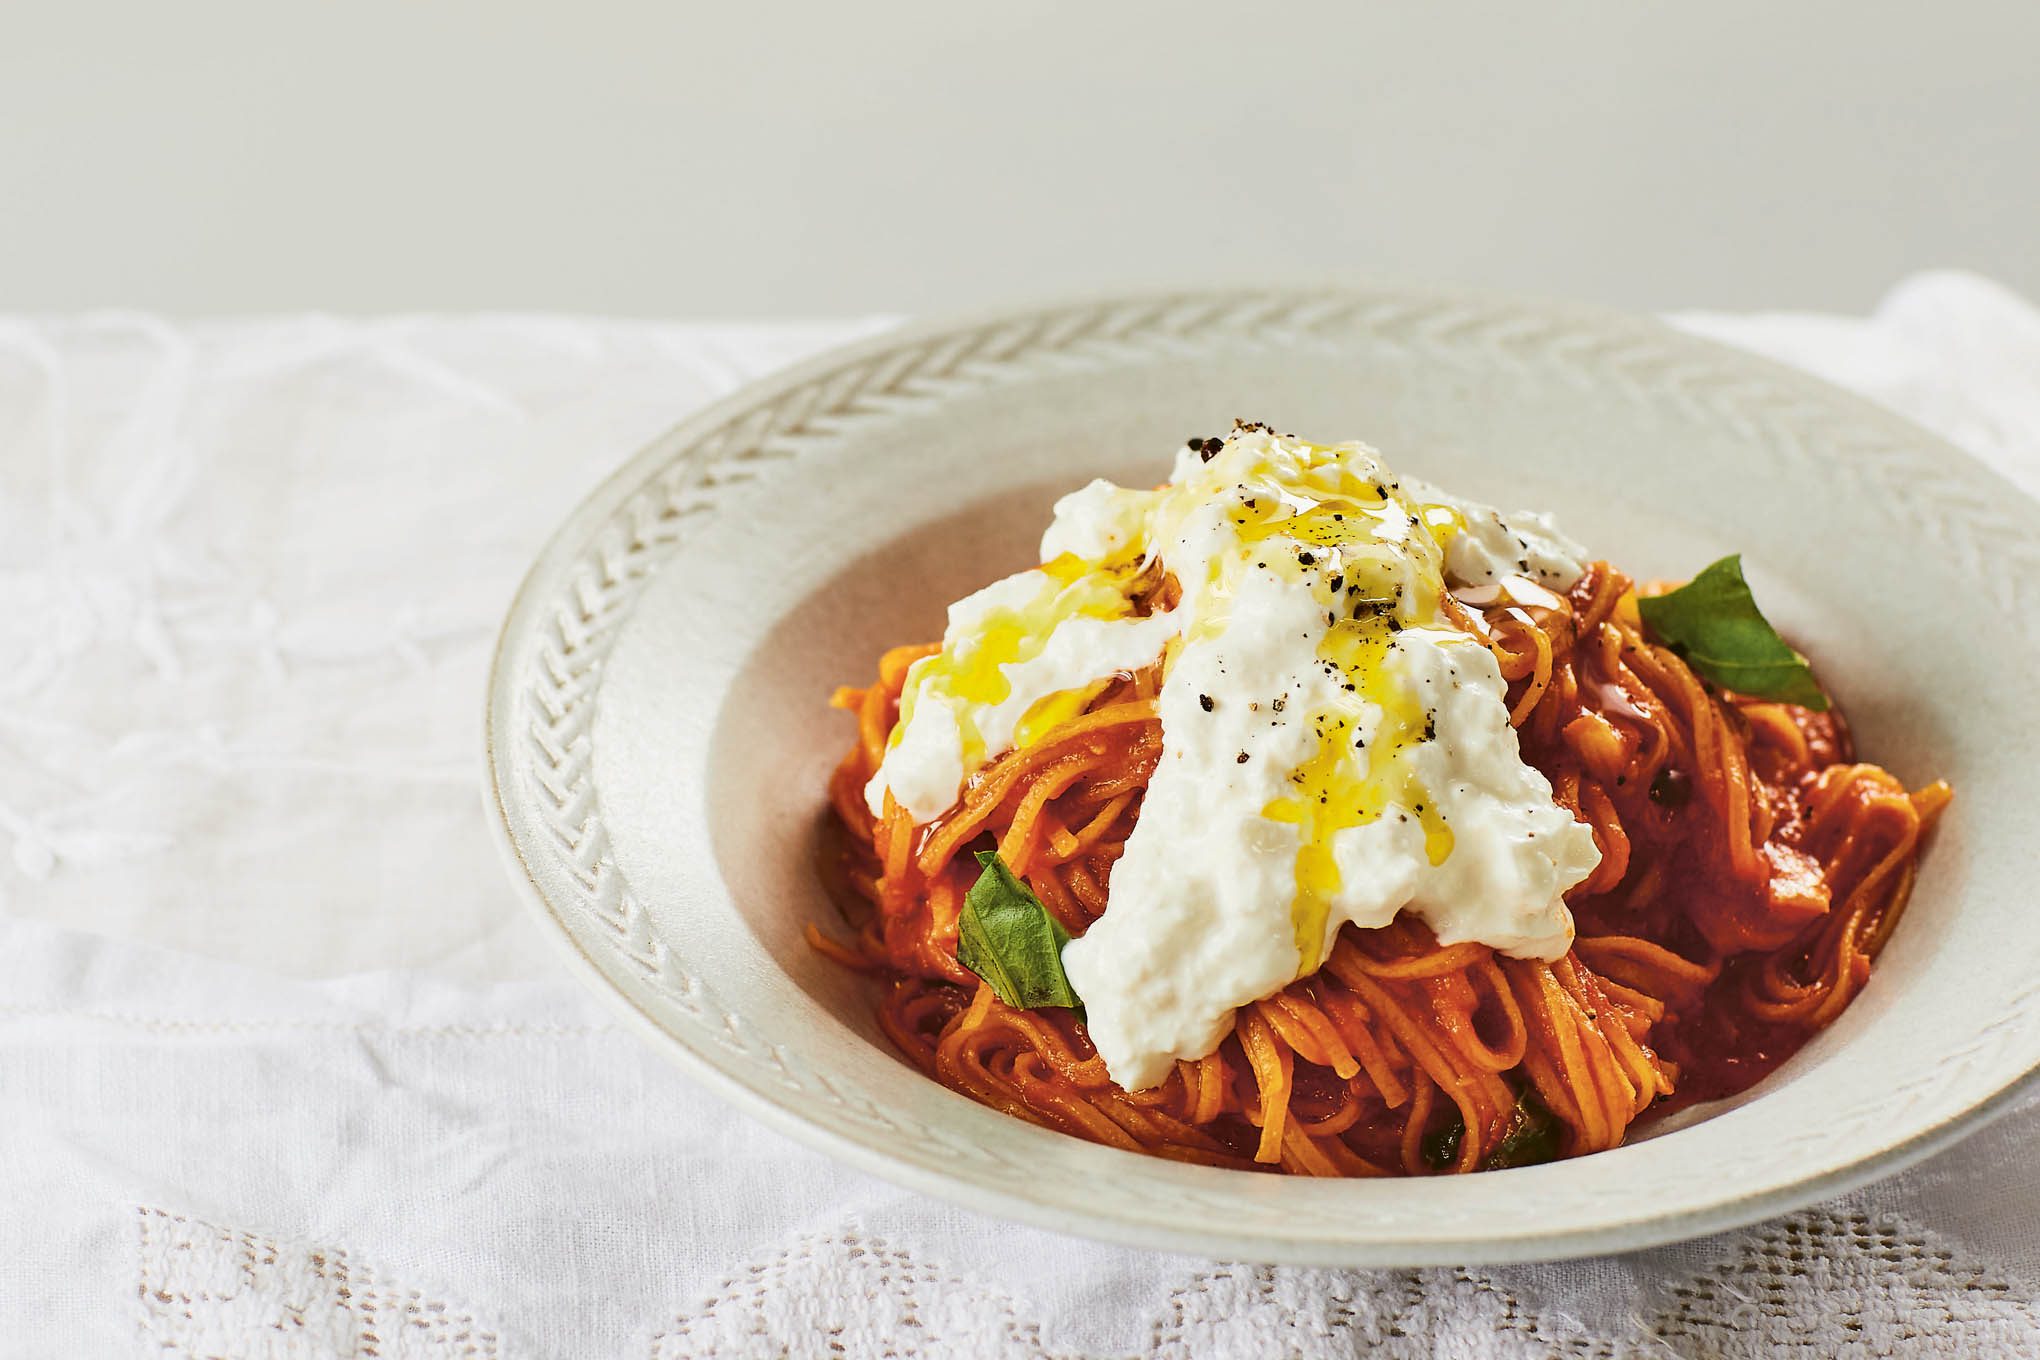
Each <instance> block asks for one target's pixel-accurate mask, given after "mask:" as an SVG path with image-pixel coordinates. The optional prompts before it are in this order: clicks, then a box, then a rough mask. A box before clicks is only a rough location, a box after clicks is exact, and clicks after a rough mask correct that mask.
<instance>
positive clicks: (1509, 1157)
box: [1481, 1091, 1559, 1171]
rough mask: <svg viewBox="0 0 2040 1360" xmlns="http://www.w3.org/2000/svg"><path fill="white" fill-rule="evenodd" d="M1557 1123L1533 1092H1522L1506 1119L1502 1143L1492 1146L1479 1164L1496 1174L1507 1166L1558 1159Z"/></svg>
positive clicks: (1536, 1163) (1528, 1164)
mask: <svg viewBox="0 0 2040 1360" xmlns="http://www.w3.org/2000/svg"><path fill="white" fill-rule="evenodd" d="M1558 1132H1559V1129H1558V1121H1557V1120H1556V1119H1554V1118H1552V1116H1551V1111H1550V1110H1548V1109H1546V1108H1545V1106H1544V1102H1543V1101H1541V1100H1539V1099H1538V1098H1537V1096H1536V1093H1535V1092H1532V1091H1525V1092H1523V1094H1522V1095H1519V1096H1517V1097H1516V1108H1515V1111H1514V1112H1513V1113H1512V1114H1511V1115H1510V1116H1509V1128H1508V1131H1507V1132H1506V1133H1504V1134H1503V1135H1502V1140H1501V1141H1500V1142H1499V1143H1496V1144H1495V1150H1494V1151H1493V1152H1490V1153H1489V1154H1488V1155H1487V1160H1486V1161H1484V1162H1482V1163H1481V1169H1482V1170H1483V1171H1498V1170H1500V1169H1502V1168H1503V1167H1510V1166H1536V1165H1538V1164H1539V1163H1541V1162H1555V1161H1557V1160H1558Z"/></svg>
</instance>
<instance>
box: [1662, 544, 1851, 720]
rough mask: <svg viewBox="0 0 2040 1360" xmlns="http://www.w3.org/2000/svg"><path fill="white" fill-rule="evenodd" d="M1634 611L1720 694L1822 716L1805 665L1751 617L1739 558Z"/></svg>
mask: <svg viewBox="0 0 2040 1360" xmlns="http://www.w3.org/2000/svg"><path fill="white" fill-rule="evenodd" d="M1636 609H1637V612H1638V613H1639V614H1641V615H1642V616H1643V621H1644V623H1645V625H1646V626H1648V627H1649V629H1650V631H1651V632H1653V633H1655V634H1656V635H1657V636H1658V638H1659V639H1660V640H1661V641H1662V642H1664V644H1665V645H1666V646H1668V647H1670V648H1671V649H1672V650H1673V651H1675V652H1677V653H1678V654H1679V655H1680V656H1682V657H1684V658H1685V660H1686V664H1687V665H1689V666H1691V667H1692V668H1693V669H1694V670H1696V671H1698V672H1700V674H1701V675H1703V676H1705V677H1707V678H1708V679H1709V680H1712V681H1713V682H1714V683H1715V684H1717V685H1720V686H1722V687H1723V688H1724V689H1732V690H1734V691H1735V692H1736V693H1737V694H1747V695H1749V696H1750V697H1751V698H1752V699H1776V700H1778V701H1779V702H1781V703H1787V704H1798V705H1799V706H1800V707H1802V708H1810V709H1813V710H1814V711H1815V712H1822V711H1825V710H1826V708H1827V706H1828V699H1827V695H1825V694H1823V693H1822V692H1821V688H1820V685H1819V684H1818V683H1816V682H1815V680H1814V678H1813V670H1812V668H1811V667H1809V666H1808V665H1807V664H1806V658H1805V657H1803V656H1801V655H1800V654H1799V653H1798V652H1795V651H1793V650H1792V648H1791V647H1790V646H1789V645H1788V644H1787V643H1786V641H1785V639H1784V638H1781V637H1779V636H1778V632H1777V630H1776V629H1774V628H1773V627H1771V624H1770V621H1769V620H1768V619H1766V618H1765V617H1764V616H1763V614H1762V613H1761V612H1760V611H1759V610H1758V609H1757V602H1756V600H1755V599H1754V598H1753V597H1752V596H1751V595H1750V587H1749V584H1748V582H1746V581H1744V580H1743V574H1742V557H1741V555H1740V554H1735V555H1731V556H1728V557H1724V558H1722V559H1721V560H1720V561H1719V562H1716V563H1714V564H1713V565H1712V566H1710V567H1708V568H1707V569H1706V570H1705V571H1703V572H1701V573H1700V574H1699V575H1698V576H1695V577H1694V578H1693V579H1692V580H1690V581H1688V582H1687V583H1686V584H1685V585H1682V586H1680V587H1679V588H1678V589H1677V590H1671V591H1667V592H1665V593H1664V594H1663V595H1649V596H1643V597H1640V598H1639V599H1638V600H1637V601H1636Z"/></svg>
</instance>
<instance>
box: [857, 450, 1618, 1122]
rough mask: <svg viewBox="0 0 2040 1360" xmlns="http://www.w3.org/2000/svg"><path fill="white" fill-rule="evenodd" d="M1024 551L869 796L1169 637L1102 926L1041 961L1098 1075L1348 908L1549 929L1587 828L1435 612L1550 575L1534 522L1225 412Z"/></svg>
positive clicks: (1161, 1060) (1546, 535) (1259, 990)
mask: <svg viewBox="0 0 2040 1360" xmlns="http://www.w3.org/2000/svg"><path fill="white" fill-rule="evenodd" d="M1042 556H1043V559H1044V566H1043V567H1042V568H1041V569H1038V570H1035V571H1031V572H1022V573H1020V574H1019V575H1017V576H1015V577H1011V578H1008V580H1006V581H1003V582H999V583H997V584H995V585H993V586H991V587H987V588H986V590H984V591H980V592H979V593H978V594H976V595H973V596H971V597H969V598H968V599H966V600H963V601H960V602H958V604H957V605H955V606H954V607H952V609H951V611H950V619H949V627H948V630H947V631H946V632H945V634H944V637H943V647H942V651H941V652H940V653H939V654H938V655H936V656H933V657H930V658H927V659H925V660H923V661H921V662H919V663H917V664H916V665H915V667H914V668H913V670H911V671H910V672H909V673H908V678H907V683H906V689H905V692H904V693H903V696H902V706H901V720H900V723H899V725H898V727H897V728H896V729H895V731H894V733H893V737H892V743H891V745H890V748H889V750H888V752H887V754H886V757H885V760H884V762H883V764H882V765H881V766H880V768H879V770H878V772H877V774H876V775H874V776H873V778H872V781H871V785H870V788H869V789H868V790H867V797H868V799H869V801H870V803H871V805H872V808H873V810H874V811H875V812H876V811H882V810H883V806H884V801H885V798H886V796H887V794H888V793H890V795H891V797H892V798H893V799H894V800H895V801H896V802H897V803H898V804H899V806H901V807H902V808H904V809H906V810H907V812H908V813H909V814H910V815H911V816H912V817H913V818H914V819H915V820H916V821H917V822H925V821H929V820H933V819H934V818H936V817H939V816H940V815H941V814H942V813H943V812H944V811H946V810H947V809H948V808H949V807H951V806H953V805H954V803H955V802H956V800H957V799H958V798H959V797H960V795H961V791H962V788H963V785H964V783H965V782H966V781H967V780H968V779H969V778H970V776H971V775H972V774H974V773H975V772H976V771H977V770H978V769H980V768H982V767H983V766H984V765H985V764H986V763H988V762H990V761H992V760H994V759H996V758H997V757H998V756H999V755H1001V754H1003V753H1004V752H1005V751H1007V750H1010V749H1014V748H1015V747H1016V746H1021V745H1025V743H1026V741H1027V740H1028V739H1029V738H1030V736H1031V735H1033V729H1034V728H1035V727H1039V728H1040V730H1046V726H1047V725H1049V724H1051V723H1052V721H1053V720H1055V719H1056V718H1057V717H1058V716H1066V715H1067V714H1070V713H1074V712H1076V711H1079V710H1080V709H1081V707H1082V705H1083V703H1085V702H1087V701H1088V699H1089V697H1090V696H1091V695H1092V694H1094V693H1095V692H1096V690H1097V688H1098V687H1100V686H1102V685H1103V684H1104V683H1106V682H1108V681H1109V680H1110V678H1111V677H1112V676H1113V675H1115V674H1119V673H1123V672H1127V671H1131V670H1134V669H1138V668H1139V667H1142V666H1145V665H1149V664H1152V663H1153V662H1155V661H1156V660H1158V659H1160V658H1161V657H1163V655H1164V649H1165V648H1166V647H1168V645H1169V644H1170V643H1171V642H1172V641H1173V642H1175V643H1176V646H1175V648H1174V650H1173V653H1172V654H1171V655H1170V657H1169V661H1168V665H1167V670H1166V673H1165V676H1164V680H1163V684H1162V689H1161V693H1160V698H1159V701H1158V709H1159V713H1160V717H1161V724H1162V747H1163V752H1162V760H1161V764H1160V766H1159V767H1158V768H1157V770H1156V772H1155V774H1154V777H1153V779H1152V780H1151V781H1150V783H1149V785H1148V788H1147V790H1146V793H1145V795H1144V797H1143V801H1142V804H1141V809H1140V815H1139V818H1138V821H1137V823H1136V825H1135V827H1134V830H1133V832H1132V834H1131V836H1130V837H1129V838H1128V840H1127V843H1126V847H1125V853H1124V854H1123V855H1122V857H1121V858H1120V860H1119V861H1118V863H1117V864H1115V865H1114V866H1113V871H1112V877H1111V883H1110V888H1109V895H1108V901H1107V907H1106V911H1105V914H1104V915H1103V916H1102V917H1101V918H1100V919H1099V920H1098V921H1097V922H1095V923H1094V924H1093V925H1092V926H1091V928H1090V930H1089V931H1088V932H1087V933H1086V934H1085V935H1084V936H1082V937H1081V938H1080V939H1077V940H1074V941H1072V942H1071V943H1070V945H1069V946H1068V947H1067V948H1066V949H1065V951H1064V954H1063V962H1064V967H1065V970H1066V971H1067V973H1068V974H1069V978H1070V981H1071V983H1072V985H1073V986H1074V987H1075V988H1076V991H1077V993H1078V995H1080V996H1081V997H1083V999H1084V1003H1085V1007H1086V1011H1087V1024H1088V1028H1089V1031H1090V1034H1091V1038H1092V1040H1093V1042H1094V1043H1095V1044H1096V1045H1097V1048H1098V1051H1099V1053H1100V1054H1101V1055H1102V1056H1103V1057H1104V1059H1105V1061H1106V1065H1107V1067H1108V1069H1109V1070H1110V1071H1111V1073H1112V1076H1113V1079H1114V1080H1115V1081H1117V1082H1118V1083H1119V1084H1120V1085H1121V1086H1123V1087H1125V1088H1127V1089H1129V1090H1138V1089H1141V1088H1144V1087H1147V1086H1152V1085H1154V1084H1155V1083H1156V1082H1159V1081H1160V1080H1162V1079H1163V1078H1164V1077H1166V1076H1167V1075H1168V1072H1169V1068H1170V1065H1171V1064H1172V1063H1173V1062H1175V1061H1176V1060H1177V1059H1194V1058H1198V1057H1202V1056H1203V1055H1204V1054H1206V1053H1209V1052H1210V1051H1211V1050H1212V1049H1213V1048H1214V1047H1216V1046H1217V1044H1218V1042H1219V1041H1220V1040H1221V1039H1222V1038H1223V1037H1224V1035H1225V1034H1226V1033H1227V1032H1228V1031H1229V1030H1230V1028H1231V1026H1232V1021H1233V1012H1234V1011H1235V1009H1236V1008H1238V1007H1239V1006H1242V1005H1245V1004H1247V1003H1249V1002H1251V1001H1254V1000H1257V999H1259V998H1261V997H1264V996H1267V995H1270V994H1271V993H1273V992H1275V991H1278V990H1280V989H1281V988H1282V987H1284V986H1286V985H1288V984H1289V983H1290V982H1291V981H1293V980H1295V979H1296V978H1297V977H1299V976H1303V975H1306V974H1308V973H1309V972H1311V971H1313V970H1315V969H1316V968H1317V967H1318V966H1319V965H1320V964H1321V963H1322V962H1323V959H1324V957H1325V954H1326V953H1327V952H1328V951H1329V949H1330V947H1331V944H1332V942H1333V939H1334V938H1335V936H1336V934H1337V932H1338V930H1339V929H1340V927H1341V926H1342V925H1344V924H1345V923H1347V922H1353V923H1355V924H1357V925H1360V926H1363V927H1373V926H1381V925H1385V924H1387V923H1388V922H1389V921H1391V920H1393V919H1394V918H1395V916H1396V914H1397V913H1398V912H1401V911H1410V912H1412V913H1414V914H1416V915H1417V916H1419V917H1421V918H1422V919H1423V920H1424V921H1425V922H1426V923H1427V924H1428V925H1429V926H1430V927H1431V929H1432V930H1433V931H1434V932H1435V933H1436V934H1437V936H1438V938H1439V939H1440V940H1441V941H1443V942H1446V943H1455V942H1458V941H1463V940H1472V941H1479V942H1481V943H1484V944H1488V945H1491V946H1493V947H1494V948H1497V949H1500V950H1503V951H1505V952H1508V953H1512V954H1517V955H1522V956H1526V957H1544V958H1551V957H1557V956H1559V955H1562V954H1563V953H1564V952H1565V950H1566V949H1567V948H1569V947H1570V945H1571V941H1572V919H1571V916H1570V914H1569V913H1568V912H1567V910H1566V907H1565V902H1564V893H1565V892H1566V890H1567V889H1569V888H1571V887H1572V886H1573V885H1574V884H1576V883H1578V882H1579V881H1581V880H1582V879H1583V878H1585V877H1586V876H1587V875H1588V874H1589V873H1591V872H1592V870H1593V868H1594V866H1595V865H1596V864H1597V863H1598V861H1599V854H1598V851H1597V850H1596V849H1595V846H1594V843H1593V838H1592V835H1591V833H1590V832H1589V831H1588V830H1587V828H1586V827H1584V826H1582V825H1580V824H1579V823H1577V822H1576V821H1574V820H1573V818H1572V817H1571V815H1570V814H1568V813H1567V812H1566V811H1565V810H1564V809H1563V808H1561V807H1559V806H1558V805H1557V804H1556V803H1555V802H1554V801H1553V798H1552V792H1551V788H1550V785H1549V783H1548V782H1547V781H1546V780H1545V778H1544V776H1543V775H1541V774H1540V773H1538V772H1537V771H1536V770H1535V769H1533V768H1531V767H1530V766H1529V765H1527V764H1525V763H1524V761H1523V760H1522V758H1521V755H1520V753H1519V752H1518V750H1517V744H1516V737H1515V732H1514V730H1513V729H1512V728H1511V727H1510V726H1509V722H1508V711H1507V705H1506V699H1505V694H1504V685H1503V681H1502V677H1501V673H1500V670H1499V668H1498V667H1497V665H1496V662H1495V660H1494V657H1493V656H1492V654H1491V653H1490V652H1489V651H1488V649H1487V647H1486V646H1485V645H1484V644H1483V643H1482V642H1481V641H1479V640H1478V639H1477V638H1474V637H1472V636H1470V635H1469V634H1467V633H1465V632H1462V631H1461V630H1460V629H1459V628H1457V627H1456V626H1454V625H1453V624H1452V622H1451V621H1450V616H1449V614H1448V613H1447V611H1445V610H1444V609H1443V608H1442V605H1443V596H1444V593H1445V591H1446V590H1447V589H1448V588H1449V587H1467V588H1485V587H1491V586H1493V585H1495V584H1497V583H1502V582H1506V580H1507V579H1508V578H1510V577H1517V578H1531V579H1534V580H1536V581H1537V582H1539V583H1541V584H1542V585H1543V586H1545V587H1548V588H1552V589H1560V590H1562V589H1564V588H1566V587H1568V586H1570V585H1571V584H1572V582H1573V581H1574V580H1576V579H1577V578H1578V576H1579V574H1580V571H1581V562H1580V558H1581V557H1582V556H1583V554H1582V552H1581V550H1580V549H1578V548H1577V547H1576V545H1573V544H1572V543H1571V542H1570V541H1569V540H1566V539H1565V538H1563V536H1561V535H1559V534H1558V533H1557V532H1556V531H1555V530H1554V529H1552V528H1551V527H1550V526H1549V525H1548V524H1547V523H1545V522H1544V521H1542V520H1541V519H1539V518H1536V517H1530V516H1512V517H1510V518H1509V519H1508V520H1504V519H1503V518H1502V517H1501V516H1500V515H1498V514H1496V513H1495V512H1494V511H1493V510H1491V509H1489V508H1488V507H1485V506H1480V505H1474V504H1470V503H1465V502H1461V501H1458V500H1456V499H1454V498H1451V497H1448V496H1445V495H1444V494H1443V493H1440V492H1438V491H1436V490H1435V489H1433V488H1430V487H1425V486H1421V485H1419V484H1414V483H1402V482H1399V481H1398V480H1397V479H1396V477H1395V475H1394V474H1393V473H1392V472H1390V471H1389V470H1388V469H1387V468H1386V467H1385V466H1383V465H1382V463H1381V462H1380V460H1379V459H1378V457H1377V456H1376V455H1375V454H1374V453H1373V452H1372V451H1371V450H1368V449H1366V448H1365V447H1364V446H1361V445H1358V444H1341V445H1335V446H1330V447H1327V446H1321V445H1314V444H1309V443H1305V442H1303V441H1300V440H1295V439H1291V438H1287V437H1281V436H1275V435H1272V434H1269V433H1267V432H1265V431H1259V430H1244V431H1239V432H1236V433H1235V434H1234V435H1233V437H1232V438H1230V439H1228V440H1227V441H1225V443H1224V445H1223V446H1222V447H1218V446H1216V445H1215V444H1205V445H1201V446H1193V447H1192V448H1190V449H1187V450H1185V451H1184V452H1183V453H1182V454H1180V455H1179V457H1178V460H1177V465H1176V468H1175V470H1174V474H1173V476H1172V478H1171V481H1170V483H1169V484H1168V485H1167V486H1164V487H1162V488H1160V489H1159V490H1156V491H1138V490H1129V489H1125V488H1120V487H1116V486H1113V485H1112V484H1111V483H1108V482H1102V481H1098V482H1093V483H1091V484H1090V485H1089V486H1087V487H1084V488H1083V489H1081V490H1079V491H1077V492H1074V493H1072V494H1071V495H1069V496H1066V497H1064V498H1063V499H1062V501H1060V502H1059V503H1058V504H1057V506H1056V519H1055V523H1054V524H1053V525H1052V526H1051V527H1050V529H1049V530H1048V533H1047V534H1046V535H1045V536H1044V538H1043V541H1042ZM1156 561H1158V562H1159V563H1160V565H1161V567H1162V568H1163V569H1165V570H1166V571H1168V572H1169V573H1171V574H1172V575H1173V576H1174V577H1175V578H1176V581H1177V583H1178V585H1179V587H1180V589H1181V598H1180V602H1179V603H1178V604H1177V606H1176V607H1175V608H1174V609H1173V610H1171V611H1169V612H1167V613H1161V614H1154V615H1150V616H1146V617H1139V616H1136V615H1134V614H1133V612H1132V606H1131V604H1130V602H1129V601H1128V599H1127V596H1126V593H1125V592H1126V591H1127V590H1130V589H1131V588H1132V583H1133V581H1134V579H1135V577H1136V576H1137V575H1138V574H1139V570H1140V568H1141V567H1142V566H1144V565H1147V564H1151V563H1154V562H1156Z"/></svg>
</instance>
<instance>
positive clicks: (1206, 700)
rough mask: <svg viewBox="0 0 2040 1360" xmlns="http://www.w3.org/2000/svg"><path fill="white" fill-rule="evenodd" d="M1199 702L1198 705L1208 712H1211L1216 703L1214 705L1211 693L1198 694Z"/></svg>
mask: <svg viewBox="0 0 2040 1360" xmlns="http://www.w3.org/2000/svg"><path fill="white" fill-rule="evenodd" d="M1197 704H1198V706H1199V707H1200V708H1202V709H1203V710H1204V711H1205V712H1206V713H1209V712H1211V710H1212V708H1213V707H1214V705H1213V704H1212V702H1211V696H1210V695H1209V694H1200V695H1198V696H1197Z"/></svg>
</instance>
